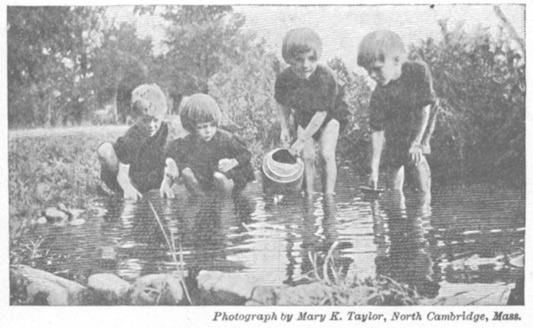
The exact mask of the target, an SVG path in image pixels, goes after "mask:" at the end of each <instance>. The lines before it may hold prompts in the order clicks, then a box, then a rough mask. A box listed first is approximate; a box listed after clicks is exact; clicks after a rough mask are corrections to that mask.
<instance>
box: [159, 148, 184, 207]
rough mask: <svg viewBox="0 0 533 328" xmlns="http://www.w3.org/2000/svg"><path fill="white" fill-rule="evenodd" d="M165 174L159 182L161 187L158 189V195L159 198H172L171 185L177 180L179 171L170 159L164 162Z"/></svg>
mask: <svg viewBox="0 0 533 328" xmlns="http://www.w3.org/2000/svg"><path fill="white" fill-rule="evenodd" d="M164 172H165V174H164V175H163V181H162V182H161V187H160V188H159V193H160V195H161V197H165V196H166V197H168V198H174V197H175V195H174V191H173V190H172V188H171V187H172V184H173V182H174V181H175V180H177V179H178V178H179V174H180V173H179V171H178V167H177V165H176V162H174V160H173V159H172V158H167V159H166V160H165V171H164Z"/></svg>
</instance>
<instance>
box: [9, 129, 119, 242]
mask: <svg viewBox="0 0 533 328" xmlns="http://www.w3.org/2000/svg"><path fill="white" fill-rule="evenodd" d="M123 131H124V127H107V128H104V129H101V128H75V129H74V128H73V129H51V130H27V131H22V130H21V131H14V132H10V133H9V146H8V147H9V149H8V161H9V169H8V171H9V236H10V240H11V241H13V240H15V239H17V238H19V237H20V236H21V234H22V233H23V231H24V230H25V229H26V228H27V227H28V226H29V222H30V220H32V219H36V218H38V217H39V216H40V214H41V211H42V210H44V209H45V208H46V207H48V206H54V207H55V206H57V204H58V203H63V204H65V205H66V206H67V207H72V208H81V209H83V208H86V207H87V202H88V201H90V199H91V198H92V196H94V195H95V194H96V186H97V184H98V182H99V164H98V159H97V157H96V153H95V151H96V147H98V145H99V144H100V143H101V142H103V141H106V140H114V139H116V138H117V136H119V135H121V134H122V133H123Z"/></svg>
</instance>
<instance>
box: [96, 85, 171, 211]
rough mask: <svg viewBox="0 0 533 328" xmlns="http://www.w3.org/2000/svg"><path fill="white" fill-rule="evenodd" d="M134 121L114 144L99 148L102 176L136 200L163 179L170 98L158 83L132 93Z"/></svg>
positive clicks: (129, 198) (129, 197)
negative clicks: (166, 119)
mask: <svg viewBox="0 0 533 328" xmlns="http://www.w3.org/2000/svg"><path fill="white" fill-rule="evenodd" d="M131 107H132V108H131V109H132V112H133V115H134V116H135V117H136V121H135V124H134V125H133V126H132V127H130V128H129V129H128V131H127V132H126V134H125V135H124V136H122V137H120V138H118V139H117V141H116V142H115V143H111V142H104V143H102V144H101V145H100V146H99V147H98V149H97V154H98V159H99V160H100V167H101V171H100V174H101V179H102V181H104V183H105V184H106V185H107V186H108V187H109V188H110V189H111V190H113V191H115V192H118V193H122V194H123V196H124V198H125V199H128V200H133V201H136V200H137V199H138V198H140V197H142V193H144V192H146V191H149V190H152V189H158V188H159V187H160V185H161V182H162V181H163V168H164V157H163V156H164V148H165V144H166V141H167V135H168V126H167V123H166V122H164V121H163V120H164V118H165V116H166V114H167V108H168V107H167V100H166V97H165V94H164V93H163V91H162V90H161V89H160V88H159V87H158V86H157V85H155V84H150V85H148V84H144V85H141V86H139V87H137V88H136V89H135V90H134V91H133V93H132V101H131Z"/></svg>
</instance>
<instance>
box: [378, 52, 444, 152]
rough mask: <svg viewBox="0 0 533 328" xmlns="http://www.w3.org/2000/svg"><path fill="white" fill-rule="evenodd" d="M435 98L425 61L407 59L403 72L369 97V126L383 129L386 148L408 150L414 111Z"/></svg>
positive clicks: (379, 87)
mask: <svg viewBox="0 0 533 328" xmlns="http://www.w3.org/2000/svg"><path fill="white" fill-rule="evenodd" d="M436 101H437V98H436V95H435V91H434V90H433V82H432V78H431V72H430V70H429V67H428V66H427V64H426V63H424V62H420V61H408V62H405V63H404V64H403V65H402V74H401V76H400V78H398V79H397V80H393V81H391V82H389V83H388V84H387V85H386V86H379V85H378V86H377V87H376V89H375V90H374V92H373V93H372V97H371V99H370V127H371V128H372V130H374V131H383V130H384V131H385V140H386V144H387V145H386V148H388V149H391V148H393V149H401V150H402V152H404V151H407V149H408V148H409V145H410V143H411V142H412V141H413V140H414V138H415V133H416V129H417V127H416V126H415V125H414V124H413V119H414V118H415V117H414V115H415V114H417V111H420V110H421V109H422V108H423V107H425V106H427V105H434V104H435V103H436Z"/></svg>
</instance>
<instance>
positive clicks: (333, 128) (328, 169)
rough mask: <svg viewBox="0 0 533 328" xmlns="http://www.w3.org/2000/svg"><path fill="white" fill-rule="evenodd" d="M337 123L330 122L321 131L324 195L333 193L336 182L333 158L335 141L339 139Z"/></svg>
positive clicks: (335, 166) (334, 121)
mask: <svg viewBox="0 0 533 328" xmlns="http://www.w3.org/2000/svg"><path fill="white" fill-rule="evenodd" d="M339 127H340V125H339V122H338V121H337V120H331V121H329V122H328V124H326V126H325V127H324V129H323V130H322V136H321V137H320V141H319V143H320V158H321V159H322V162H323V163H324V167H325V170H324V171H325V172H324V176H325V177H324V178H323V179H322V181H324V182H325V183H324V184H323V186H322V187H323V190H324V193H325V194H333V193H335V183H336V181H337V161H336V158H335V149H336V148H337V140H338V139H339Z"/></svg>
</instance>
